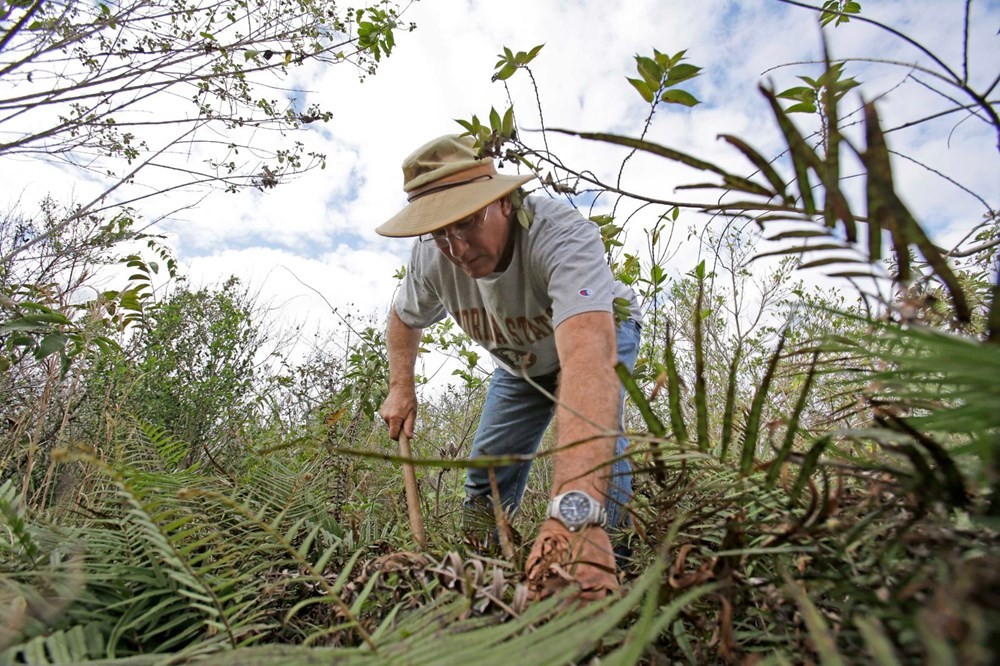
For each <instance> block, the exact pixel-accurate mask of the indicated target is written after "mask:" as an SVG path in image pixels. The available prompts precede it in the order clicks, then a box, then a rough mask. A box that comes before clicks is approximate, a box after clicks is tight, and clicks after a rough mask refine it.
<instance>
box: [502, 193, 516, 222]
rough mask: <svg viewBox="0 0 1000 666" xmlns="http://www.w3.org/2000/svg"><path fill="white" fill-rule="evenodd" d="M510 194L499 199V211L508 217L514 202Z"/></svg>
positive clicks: (512, 209)
mask: <svg viewBox="0 0 1000 666" xmlns="http://www.w3.org/2000/svg"><path fill="white" fill-rule="evenodd" d="M510 197H511V195H509V194H508V195H507V196H505V197H503V198H502V199H500V212H502V213H503V216H504V217H510V214H511V213H512V212H513V211H514V202H513V201H511V198H510Z"/></svg>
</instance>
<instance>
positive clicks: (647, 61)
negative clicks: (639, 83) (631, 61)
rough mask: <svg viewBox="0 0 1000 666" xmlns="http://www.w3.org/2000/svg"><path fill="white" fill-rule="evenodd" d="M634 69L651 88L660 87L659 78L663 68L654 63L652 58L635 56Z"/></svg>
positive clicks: (656, 88)
mask: <svg viewBox="0 0 1000 666" xmlns="http://www.w3.org/2000/svg"><path fill="white" fill-rule="evenodd" d="M635 63H636V70H637V71H638V72H639V75H640V76H642V78H643V80H645V82H646V85H648V86H649V87H650V88H652V89H653V90H658V89H659V87H660V80H661V79H662V78H663V70H661V69H660V66H659V65H657V64H656V61H655V60H653V59H652V58H647V57H645V56H638V55H637V56H636V57H635Z"/></svg>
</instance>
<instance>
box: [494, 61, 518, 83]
mask: <svg viewBox="0 0 1000 666" xmlns="http://www.w3.org/2000/svg"><path fill="white" fill-rule="evenodd" d="M516 71H517V65H515V64H514V63H512V62H509V63H507V64H506V65H504V66H503V67H501V68H500V70H499V71H498V72H497V73H496V74H494V75H493V80H494V81H506V80H507V79H509V78H510V77H511V76H513V75H514V72H516Z"/></svg>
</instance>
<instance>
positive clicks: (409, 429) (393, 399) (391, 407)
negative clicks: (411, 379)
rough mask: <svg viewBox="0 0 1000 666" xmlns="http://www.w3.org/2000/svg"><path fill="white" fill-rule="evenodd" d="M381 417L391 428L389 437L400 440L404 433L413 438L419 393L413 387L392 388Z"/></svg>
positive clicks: (383, 405) (383, 404) (380, 413)
mask: <svg viewBox="0 0 1000 666" xmlns="http://www.w3.org/2000/svg"><path fill="white" fill-rule="evenodd" d="M378 413H379V415H380V416H381V417H382V420H383V421H385V424H386V425H387V426H389V437H390V438H392V439H399V433H400V431H402V432H403V433H404V434H405V435H406V436H407V437H413V425H414V423H415V422H416V420H417V392H416V389H415V388H414V387H413V386H412V385H411V386H409V387H406V386H390V387H389V395H388V396H386V398H385V402H383V403H382V408H381V409H379V412H378Z"/></svg>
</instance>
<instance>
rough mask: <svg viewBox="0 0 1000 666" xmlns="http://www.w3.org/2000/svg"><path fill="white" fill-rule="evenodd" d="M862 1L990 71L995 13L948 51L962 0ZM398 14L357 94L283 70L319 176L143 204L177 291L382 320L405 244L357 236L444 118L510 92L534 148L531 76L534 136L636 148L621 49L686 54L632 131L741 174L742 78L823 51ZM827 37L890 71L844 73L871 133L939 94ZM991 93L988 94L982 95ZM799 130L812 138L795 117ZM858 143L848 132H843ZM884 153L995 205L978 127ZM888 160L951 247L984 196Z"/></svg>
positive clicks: (866, 37)
mask: <svg viewBox="0 0 1000 666" xmlns="http://www.w3.org/2000/svg"><path fill="white" fill-rule="evenodd" d="M815 4H819V2H818V0H817V1H816V3H815ZM861 5H862V11H863V15H864V16H867V17H870V18H873V19H877V20H880V21H884V22H886V23H888V24H890V25H892V26H893V27H895V28H896V29H898V30H900V31H902V32H904V33H905V34H907V35H909V36H910V37H912V38H913V39H915V40H916V41H918V42H920V43H922V44H923V45H925V46H927V47H928V48H929V49H931V50H932V51H934V52H935V53H936V54H937V55H938V56H939V57H940V58H941V60H942V61H943V62H944V63H945V64H947V65H949V66H950V67H952V68H954V69H955V71H959V72H961V71H962V68H963V61H964V60H967V63H968V68H969V79H970V81H971V82H972V83H973V84H974V85H978V87H979V88H980V89H982V88H984V87H986V86H987V85H988V83H986V82H989V81H992V80H993V79H994V78H995V77H996V75H997V73H998V71H1000V44H998V38H997V29H998V27H1000V3H998V2H996V1H991V2H983V1H981V0H980V1H977V2H974V3H973V4H972V8H973V17H972V20H971V22H970V48H969V51H968V54H967V55H966V56H964V55H963V52H962V35H963V16H962V8H963V6H964V3H963V2H961V1H958V0H910V1H909V2H899V1H894V0H878V1H875V0H863V1H862V2H861ZM401 20H402V21H403V22H410V21H412V22H414V23H415V24H416V26H417V27H416V29H415V30H414V31H412V32H405V31H402V30H398V31H397V33H396V46H395V49H394V50H393V52H392V54H391V56H389V57H388V58H384V59H383V60H382V62H381V63H380V65H379V68H378V72H377V73H376V74H375V75H374V76H369V77H366V79H365V80H364V81H363V82H360V81H359V78H358V73H357V71H356V70H354V69H352V68H351V67H349V66H343V65H338V66H330V67H326V68H300V69H296V70H293V75H292V79H291V81H290V83H291V87H293V88H295V89H297V92H295V93H294V94H293V97H294V98H295V102H296V104H298V105H300V106H303V107H304V106H306V105H307V104H308V103H311V102H320V103H321V104H323V105H324V106H326V107H327V108H329V109H330V110H331V111H332V112H333V119H332V121H331V122H330V123H327V124H320V123H314V124H313V125H309V126H307V127H308V129H307V130H305V132H304V136H303V137H302V139H303V140H304V141H306V142H307V143H308V144H309V145H310V147H314V148H317V149H318V150H320V151H322V152H325V153H326V154H327V168H326V169H325V170H323V171H318V170H317V171H312V172H310V173H308V174H306V175H304V176H303V177H301V178H299V179H297V180H295V181H293V182H291V183H288V184H283V185H280V186H279V187H276V188H274V189H269V190H266V191H257V190H248V191H244V192H241V193H239V194H225V193H217V194H213V195H211V196H208V197H206V198H204V199H201V200H200V201H199V203H198V204H197V206H195V207H192V208H182V207H181V206H182V204H178V201H180V202H182V203H183V204H186V203H187V200H185V199H184V198H183V195H181V194H177V195H172V196H171V197H170V198H167V199H164V200H155V199H150V200H147V202H146V203H144V204H143V206H144V208H143V212H144V213H145V214H146V215H147V216H148V218H149V219H158V218H160V216H164V217H163V219H159V221H158V222H157V223H156V226H155V227H154V229H155V230H156V231H158V232H160V233H163V234H165V235H166V238H167V243H168V244H169V245H170V246H171V247H172V248H173V249H174V251H175V252H176V254H177V257H178V260H179V263H180V266H181V271H182V272H183V273H184V274H186V275H187V276H188V278H189V280H190V282H191V283H192V284H194V285H211V284H220V283H221V282H222V281H224V280H225V279H226V278H227V277H228V276H230V275H236V276H239V277H240V278H241V280H243V281H244V283H246V284H248V285H249V286H251V288H252V290H253V291H255V292H257V293H258V294H259V298H260V299H261V300H262V301H263V302H266V303H268V304H269V305H270V306H271V308H272V312H274V313H276V315H277V316H278V318H279V320H280V321H282V322H284V323H287V324H290V325H291V324H296V325H301V326H303V328H304V329H305V330H314V329H323V328H324V327H327V326H332V325H335V322H336V317H335V316H333V315H332V314H331V309H332V308H337V309H338V311H339V312H341V313H343V312H345V311H353V312H357V313H360V314H361V315H369V314H370V315H371V316H373V317H374V318H375V319H378V318H379V317H381V316H384V315H385V313H386V312H387V309H388V307H389V303H390V302H391V298H392V293H393V289H394V286H395V284H396V280H395V279H394V277H393V275H394V273H395V272H396V271H397V269H398V268H400V267H401V266H403V265H404V264H405V262H406V259H407V256H408V253H409V243H408V242H407V241H405V240H398V239H385V238H382V237H379V236H378V235H377V234H375V232H374V228H375V227H376V226H378V225H379V224H380V223H381V222H383V221H384V220H386V219H388V218H389V217H390V216H392V215H393V214H394V213H395V212H396V211H398V210H399V209H400V208H402V207H403V205H404V204H405V198H404V197H403V194H402V175H401V171H400V163H401V161H402V159H403V158H404V157H405V156H406V155H407V154H408V153H410V152H411V151H412V150H413V149H414V148H416V147H417V146H419V145H421V144H423V143H424V142H426V141H428V140H429V139H431V138H434V137H436V136H438V135H441V134H446V133H453V132H457V131H460V128H459V126H458V125H457V124H456V123H455V122H454V119H456V118H470V117H471V116H472V115H473V114H476V115H478V116H479V117H480V118H484V117H486V115H487V114H488V113H489V110H490V108H491V107H496V108H497V109H499V110H500V111H501V112H502V111H503V110H504V109H506V107H507V106H508V104H509V103H510V100H513V102H514V105H515V109H516V111H517V117H518V122H519V125H520V128H521V130H522V136H524V137H525V138H526V140H527V141H528V142H531V143H536V142H537V143H538V144H539V145H540V142H541V137H540V135H539V134H537V133H534V132H532V131H531V130H533V129H537V128H538V127H540V126H541V124H542V122H541V120H540V118H539V113H538V104H536V100H535V90H534V87H533V85H532V83H536V84H537V91H538V96H539V102H540V106H541V110H542V114H543V117H544V124H545V125H546V126H548V127H562V128H570V129H575V130H580V131H598V132H614V133H620V134H627V135H631V136H638V134H639V133H640V132H641V131H642V125H643V122H644V120H645V118H646V115H647V113H648V111H649V107H648V105H647V104H646V103H645V102H644V101H643V100H642V99H641V98H640V97H639V95H638V94H637V93H636V92H635V91H634V90H633V89H632V87H631V86H630V85H629V83H628V82H627V81H626V77H629V76H635V61H634V56H635V55H636V54H641V55H651V53H652V49H654V48H655V49H658V50H659V51H661V52H663V53H668V54H674V53H676V52H678V51H681V50H686V58H687V60H686V62H690V63H692V64H695V65H698V66H700V67H702V68H703V73H702V75H701V76H700V77H698V78H697V79H694V80H693V81H692V82H690V85H685V86H684V87H685V89H687V90H689V91H690V92H692V93H693V94H695V95H696V96H697V97H698V98H699V99H700V100H701V101H702V103H701V104H699V105H697V106H695V107H693V108H687V107H681V106H679V105H670V106H669V108H668V107H667V105H660V107H659V110H658V111H657V114H656V116H655V118H654V120H653V122H652V125H651V126H650V128H649V131H648V134H647V138H648V139H650V140H653V141H657V142H660V143H663V144H664V145H669V146H671V147H674V148H677V149H680V150H683V151H686V152H689V153H692V154H695V155H699V156H702V157H705V158H707V159H710V160H716V161H719V162H720V163H721V164H722V165H723V166H726V167H731V168H734V169H737V168H739V169H742V170H743V171H744V172H746V173H750V171H751V169H750V168H749V167H748V166H747V165H746V163H745V162H744V161H743V160H742V158H741V157H740V156H739V155H738V153H736V151H734V150H732V149H731V148H729V147H727V146H726V145H725V144H724V143H723V142H722V141H720V140H719V139H718V135H719V134H722V133H728V134H735V135H738V136H741V137H743V138H744V139H746V140H747V141H749V142H750V143H751V144H752V145H754V146H755V147H756V148H757V149H758V150H760V151H761V152H762V153H763V154H765V155H768V156H772V155H776V154H777V153H778V151H779V148H778V143H777V132H776V129H775V127H774V123H773V119H772V118H771V116H770V112H769V111H768V109H767V107H766V104H765V102H764V100H763V98H762V97H761V96H760V94H759V93H758V92H757V90H756V88H757V85H758V84H760V83H762V82H766V81H770V82H771V83H772V84H773V85H774V86H775V87H776V88H777V89H779V90H781V89H785V88H788V87H791V86H793V85H800V82H799V80H798V79H797V78H796V77H797V76H798V75H808V76H813V77H816V76H818V75H819V73H820V72H821V71H822V70H821V67H820V65H818V64H816V61H817V59H819V58H820V57H821V40H820V30H819V27H818V22H817V20H816V14H815V13H814V12H811V11H808V10H803V9H798V8H795V7H791V6H788V5H785V4H782V3H779V2H777V0H746V1H744V2H736V1H727V0H704V1H701V2H690V1H688V0H629V1H624V0H621V1H618V2H615V1H609V0H600V1H597V0H575V1H570V0H558V1H556V0H505V1H504V2H495V1H494V2H487V1H485V0H479V1H471V0H420V1H417V2H413V3H411V4H409V5H408V6H407V8H406V11H405V13H404V14H403V16H402V19H401ZM827 35H828V39H829V42H830V48H831V52H832V54H833V56H834V57H835V58H860V57H869V58H870V57H876V58H879V59H881V60H883V61H886V62H887V63H888V62H892V63H896V64H882V65H878V66H872V65H869V64H865V63H862V62H857V61H851V62H849V63H848V65H847V66H846V73H847V75H849V76H854V77H856V78H858V79H859V80H861V81H862V82H863V85H862V86H861V87H860V88H858V89H856V90H855V91H852V92H851V93H849V94H848V96H847V97H846V98H845V100H846V102H847V104H846V105H845V108H846V109H856V108H857V107H858V105H859V100H860V97H861V96H864V98H865V99H876V98H877V99H879V103H880V109H881V110H882V113H883V124H884V126H885V127H893V126H896V125H901V124H904V123H906V122H909V121H912V120H915V119H917V118H920V117H922V116H924V115H929V113H933V112H934V111H935V110H937V109H940V108H943V104H944V103H945V102H944V100H942V98H941V97H940V94H939V93H937V92H934V91H933V90H932V89H931V88H930V87H929V86H928V85H925V84H926V83H928V82H931V81H933V78H932V77H931V76H930V75H926V74H921V73H920V72H918V71H917V70H914V69H913V68H912V65H913V64H921V63H923V64H926V63H927V62H928V58H927V56H926V55H924V54H922V53H920V52H919V50H918V49H916V48H915V47H914V46H913V45H910V44H907V43H906V42H904V41H903V40H900V39H896V38H893V37H892V36H891V35H888V34H887V33H886V32H885V31H881V30H878V29H876V28H873V27H872V26H868V25H865V24H863V23H862V22H860V21H852V22H851V23H850V24H847V25H844V26H840V27H838V28H836V29H832V30H827ZM538 44H544V47H543V49H542V50H541V52H540V53H539V55H538V57H537V58H536V59H535V61H534V62H533V63H532V65H531V73H532V75H533V79H534V80H533V81H532V78H531V77H529V76H528V75H527V74H526V72H524V71H520V72H518V73H517V74H515V76H513V77H512V78H511V79H510V80H509V81H508V84H509V85H508V87H506V88H505V86H504V85H503V84H501V83H498V82H497V83H494V82H491V76H492V74H493V71H494V65H495V63H496V60H497V54H498V53H499V52H500V51H501V50H502V48H503V47H505V46H506V47H509V48H511V49H512V50H514V51H521V50H524V51H526V50H528V49H530V48H531V47H534V46H536V45H538ZM939 87H941V88H942V89H944V88H943V87H942V86H940V85H939ZM947 94H948V95H950V96H952V97H955V98H957V97H958V95H959V94H960V93H958V92H956V91H955V90H953V89H951V90H948V91H947ZM998 96H1000V91H998V90H994V91H993V95H992V98H993V99H996V98H997V97H998ZM856 119H857V115H854V116H853V117H848V121H852V120H856ZM797 120H798V121H799V122H800V126H802V127H804V128H806V129H810V127H811V125H810V123H811V122H812V121H811V119H809V118H806V117H802V118H800V119H797ZM812 127H814V124H813V125H812ZM857 131H858V127H857V126H856V125H855V126H853V127H852V128H851V129H849V130H848V132H855V133H856V132H857ZM548 141H549V147H550V149H552V150H553V152H555V153H556V154H558V155H559V156H560V157H561V158H562V159H563V160H564V162H566V163H567V164H571V165H573V166H575V167H578V168H580V169H589V170H591V171H593V172H594V173H596V174H598V175H600V176H602V177H603V178H605V179H607V180H609V181H613V180H614V179H615V178H616V175H617V174H618V171H619V168H620V166H621V163H622V158H623V157H624V155H625V153H624V152H623V151H622V150H620V149H616V148H612V147H608V146H604V145H601V144H597V143H592V142H585V141H580V140H574V139H569V138H568V137H562V136H555V135H550V136H549V137H548ZM890 141H891V142H892V143H891V146H890V147H892V148H894V149H898V150H899V151H900V152H905V153H907V154H908V155H910V156H911V157H913V158H914V159H915V160H917V161H920V162H924V163H926V164H928V165H932V166H933V168H934V169H936V170H937V171H938V172H940V173H943V174H946V175H947V176H948V178H950V179H951V180H952V181H954V183H958V184H960V185H961V186H962V187H964V188H967V189H969V190H972V191H975V192H978V193H979V194H980V195H981V196H983V197H984V198H986V199H987V203H989V204H990V206H992V207H993V208H994V209H996V208H998V207H1000V202H998V199H1000V160H998V150H997V138H996V136H995V135H994V134H993V133H992V132H991V130H990V129H989V127H988V126H987V125H986V124H985V123H983V122H980V121H978V120H976V119H975V118H970V117H968V116H967V115H966V114H962V115H959V114H952V115H950V116H947V117H945V118H942V119H939V120H937V121H933V122H931V123H928V124H926V125H922V126H920V127H918V128H914V129H912V130H906V131H899V132H894V133H891V134H890ZM894 166H895V168H896V173H897V176H898V178H899V179H900V180H901V181H902V182H905V183H906V184H907V187H906V188H905V191H906V193H907V197H908V198H907V200H906V203H907V204H908V205H910V206H911V208H912V209H913V210H914V211H915V212H916V213H917V216H918V219H920V220H923V221H924V222H925V223H926V224H927V226H928V227H929V228H930V229H931V230H933V231H934V232H935V233H936V234H937V236H938V237H939V238H941V239H944V240H957V239H958V238H960V237H961V236H962V235H963V234H964V232H965V231H966V230H968V229H969V228H971V227H972V226H973V225H974V224H976V223H977V222H979V221H981V218H982V215H983V212H984V207H983V205H982V203H981V202H979V201H978V200H976V199H975V198H974V197H972V196H970V195H969V194H967V193H966V192H964V191H963V190H962V189H961V188H960V187H958V186H957V185H955V184H953V183H952V182H949V181H947V180H944V179H942V178H941V177H940V176H939V175H937V174H935V173H932V172H931V171H929V170H927V169H924V168H921V167H919V166H917V165H916V164H915V163H914V162H911V161H908V160H905V159H898V160H897V161H896V163H895V165H894ZM18 178H20V179H21V180H20V181H19V180H18ZM38 178H39V176H38V175H37V174H35V173H33V172H31V171H30V170H24V169H21V170H19V172H16V173H13V174H12V173H10V172H8V173H7V174H6V175H4V179H5V180H6V181H7V183H8V187H5V188H4V189H6V190H7V191H8V192H9V193H10V192H17V193H18V195H17V196H19V197H21V199H22V200H23V199H24V198H25V197H27V198H30V197H31V196H34V195H36V192H37V190H38V188H39V187H40V184H39V182H38ZM622 178H623V183H624V184H625V185H626V186H627V187H628V188H629V189H633V190H634V191H637V192H641V193H643V194H647V195H650V196H657V197H662V198H680V199H685V200H690V199H692V198H694V197H695V195H694V194H692V193H690V192H688V193H685V192H683V191H682V192H677V191H675V188H676V187H677V186H678V185H681V184H685V183H694V182H701V181H704V180H705V177H704V174H699V173H696V172H693V171H691V170H690V169H685V168H683V167H679V166H676V165H673V164H670V163H668V162H666V161H664V160H662V159H660V158H655V157H652V156H637V157H634V158H632V159H631V160H630V161H629V162H628V163H627V165H626V166H625V168H624V170H623V176H622ZM858 184H859V183H858V182H857V181H855V186H856V185H858ZM849 187H851V185H849ZM698 196H700V197H702V200H706V199H707V198H709V197H710V196H711V195H710V194H707V193H705V194H701V195H698ZM608 201H609V202H610V200H608ZM628 212H631V211H629V210H625V209H621V210H619V213H628ZM653 217H654V213H653V212H652V211H640V212H639V213H637V214H636V215H635V216H634V217H632V218H630V220H629V225H630V226H629V229H630V230H632V231H633V232H637V231H638V230H639V229H640V228H641V227H643V226H644V225H647V224H649V223H650V221H651V220H652V219H653ZM706 223H707V218H705V216H704V215H700V214H698V213H694V212H684V213H683V214H682V216H681V224H682V225H683V226H684V228H685V230H686V229H687V228H688V227H691V226H695V227H698V226H701V225H704V224H706ZM629 242H630V244H632V246H635V247H638V244H639V243H640V242H641V234H640V233H632V234H631V235H630V236H629ZM696 259H697V258H696V256H695V255H694V254H692V253H681V254H678V255H677V256H675V257H674V260H673V264H672V265H671V270H673V271H675V272H676V273H684V272H687V271H688V270H690V269H691V268H692V267H693V266H694V263H695V262H696Z"/></svg>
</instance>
